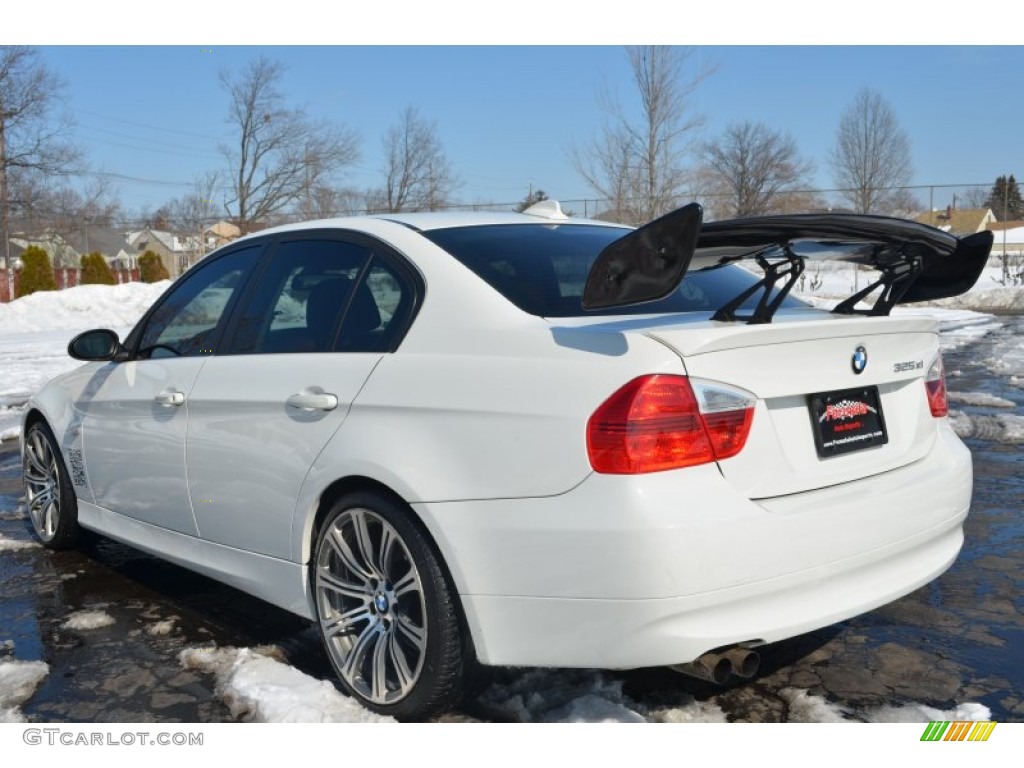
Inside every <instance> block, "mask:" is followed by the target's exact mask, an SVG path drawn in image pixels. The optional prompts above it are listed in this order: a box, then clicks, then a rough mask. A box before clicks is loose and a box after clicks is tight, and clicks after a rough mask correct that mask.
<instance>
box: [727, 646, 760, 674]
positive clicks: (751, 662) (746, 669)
mask: <svg viewBox="0 0 1024 768" xmlns="http://www.w3.org/2000/svg"><path fill="white" fill-rule="evenodd" d="M722 655H723V656H724V657H725V658H727V659H728V660H729V663H730V664H731V665H732V673H733V674H734V675H736V677H743V678H748V679H749V678H751V677H753V676H754V675H756V674H757V670H758V669H759V668H760V666H761V655H760V654H759V653H758V652H757V651H751V650H750V649H748V648H731V649H729V650H728V651H726V652H725V653H723V654H722Z"/></svg>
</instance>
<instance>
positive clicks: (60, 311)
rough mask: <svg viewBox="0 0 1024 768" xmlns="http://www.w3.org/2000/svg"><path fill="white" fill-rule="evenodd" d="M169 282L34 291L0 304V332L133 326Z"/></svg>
mask: <svg viewBox="0 0 1024 768" xmlns="http://www.w3.org/2000/svg"><path fill="white" fill-rule="evenodd" d="M170 284H171V281H170V280H164V281H162V282H159V283H122V284H121V285H79V286H77V287H75V288H67V289H65V290H63V291H38V292H36V293H33V294H32V295H31V296H25V297H23V298H20V299H15V300H14V301H12V302H10V303H9V304H0V334H11V333H32V332H38V331H65V330H70V331H85V330H88V329H89V328H114V327H118V326H124V325H134V324H135V322H136V321H137V320H138V319H139V318H140V317H142V314H143V313H144V312H145V311H146V310H147V309H149V307H150V305H151V304H152V303H153V302H154V301H156V299H157V297H158V296H160V294H162V293H163V292H164V291H165V290H167V288H168V286H170Z"/></svg>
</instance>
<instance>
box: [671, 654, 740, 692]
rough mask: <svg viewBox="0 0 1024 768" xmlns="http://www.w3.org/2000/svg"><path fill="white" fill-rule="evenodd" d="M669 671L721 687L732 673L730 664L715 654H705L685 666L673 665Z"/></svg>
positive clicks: (723, 657)
mask: <svg viewBox="0 0 1024 768" xmlns="http://www.w3.org/2000/svg"><path fill="white" fill-rule="evenodd" d="M669 669H672V670H675V671H676V672H679V673H680V674H683V675H687V676H689V677H695V678H697V679H698V680H706V681H707V682H709V683H715V684H716V685H722V684H723V683H724V682H725V681H726V680H728V679H729V675H731V674H732V671H733V670H732V662H731V661H730V660H729V659H728V658H726V657H725V656H723V655H721V654H717V653H705V654H704V655H703V656H698V657H697V658H696V659H694V660H693V661H689V662H687V663H686V664H673V665H671V666H670V667H669Z"/></svg>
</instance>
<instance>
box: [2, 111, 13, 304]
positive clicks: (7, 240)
mask: <svg viewBox="0 0 1024 768" xmlns="http://www.w3.org/2000/svg"><path fill="white" fill-rule="evenodd" d="M6 125H7V118H6V116H5V115H4V112H3V103H0V218H2V219H3V222H2V225H3V235H4V277H5V279H6V280H7V300H8V301H14V270H12V269H11V231H10V218H9V212H8V208H9V202H10V201H9V200H8V199H7V144H6V141H5V138H4V129H5V127H6Z"/></svg>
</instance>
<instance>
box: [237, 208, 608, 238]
mask: <svg viewBox="0 0 1024 768" xmlns="http://www.w3.org/2000/svg"><path fill="white" fill-rule="evenodd" d="M376 221H390V222H394V223H396V224H401V225H403V226H405V227H408V228H409V229H414V230H417V231H419V232H427V231H430V230H433V229H448V228H450V227H482V226H489V225H495V224H551V223H556V222H557V223H559V224H584V225H588V226H595V227H621V226H622V225H621V224H614V223H611V222H607V221H595V220H593V219H577V218H569V219H549V218H545V217H543V216H532V215H529V214H525V213H508V212H501V211H497V212H496V211H435V212H423V213H382V214H376V215H373V216H350V217H346V218H340V219H317V220H313V221H304V222H300V223H298V224H284V225H282V226H279V227H272V228H270V229H265V230H263V231H262V232H258V233H252V234H250V235H247V237H252V236H254V235H256V234H259V235H266V234H276V233H278V232H295V231H299V230H304V229H359V228H360V224H361V223H365V222H376Z"/></svg>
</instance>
